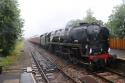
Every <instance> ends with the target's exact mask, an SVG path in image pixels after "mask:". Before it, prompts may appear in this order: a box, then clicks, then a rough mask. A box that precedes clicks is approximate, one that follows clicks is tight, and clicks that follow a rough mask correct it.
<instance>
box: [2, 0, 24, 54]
mask: <svg viewBox="0 0 125 83" xmlns="http://www.w3.org/2000/svg"><path fill="white" fill-rule="evenodd" d="M22 27H23V20H22V19H21V18H20V11H19V9H18V4H17V0H0V49H2V54H3V55H4V56H6V55H8V54H9V53H10V52H11V51H12V50H13V49H14V45H15V42H16V40H17V39H18V38H19V37H20V36H21V33H22V29H21V28H22Z"/></svg>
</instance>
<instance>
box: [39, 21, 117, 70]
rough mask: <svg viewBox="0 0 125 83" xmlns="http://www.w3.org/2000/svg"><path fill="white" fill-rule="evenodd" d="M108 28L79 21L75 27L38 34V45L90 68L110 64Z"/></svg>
mask: <svg viewBox="0 0 125 83" xmlns="http://www.w3.org/2000/svg"><path fill="white" fill-rule="evenodd" d="M108 39H109V30H108V29H107V28H106V27H101V26H100V25H98V24H96V23H91V24H90V23H80V26H77V27H68V28H65V29H59V30H56V31H53V32H50V33H45V34H43V35H41V36H40V45H41V46H42V47H43V48H45V49H47V50H49V51H51V52H53V53H55V54H57V55H59V56H61V57H64V59H66V60H70V61H71V62H73V63H78V62H81V63H84V64H87V65H88V66H89V67H91V69H94V68H101V67H105V66H109V65H111V64H112V63H113V62H114V61H115V57H114V56H113V55H111V54H109V52H108V50H109V43H108Z"/></svg>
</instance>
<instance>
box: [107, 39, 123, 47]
mask: <svg viewBox="0 0 125 83" xmlns="http://www.w3.org/2000/svg"><path fill="white" fill-rule="evenodd" d="M109 44H110V48H114V49H125V39H109Z"/></svg>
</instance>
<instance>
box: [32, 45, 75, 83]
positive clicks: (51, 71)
mask: <svg viewBox="0 0 125 83" xmlns="http://www.w3.org/2000/svg"><path fill="white" fill-rule="evenodd" d="M30 48H31V47H30ZM31 55H32V57H33V60H34V62H35V64H36V67H37V68H38V70H39V72H40V74H41V76H42V77H43V78H44V83H76V81H74V80H73V79H72V78H70V77H69V76H67V75H66V74H65V73H64V72H63V71H61V69H60V68H58V66H57V65H56V64H54V63H52V62H51V61H50V60H49V59H48V58H46V57H44V56H42V55H41V54H40V53H39V52H37V51H36V49H33V47H32V49H31Z"/></svg>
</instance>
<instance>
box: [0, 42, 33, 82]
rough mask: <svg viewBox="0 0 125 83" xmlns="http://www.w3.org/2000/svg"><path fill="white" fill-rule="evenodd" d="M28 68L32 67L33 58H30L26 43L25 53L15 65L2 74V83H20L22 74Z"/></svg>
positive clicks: (0, 78)
mask: <svg viewBox="0 0 125 83" xmlns="http://www.w3.org/2000/svg"><path fill="white" fill-rule="evenodd" d="M26 67H31V56H29V53H28V51H27V47H26V43H25V48H24V51H22V53H21V56H20V57H19V58H18V60H17V61H16V62H15V64H13V65H11V66H10V67H9V68H8V69H7V70H4V71H3V72H2V74H0V83H19V79H20V75H21V72H22V71H23V68H26Z"/></svg>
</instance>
